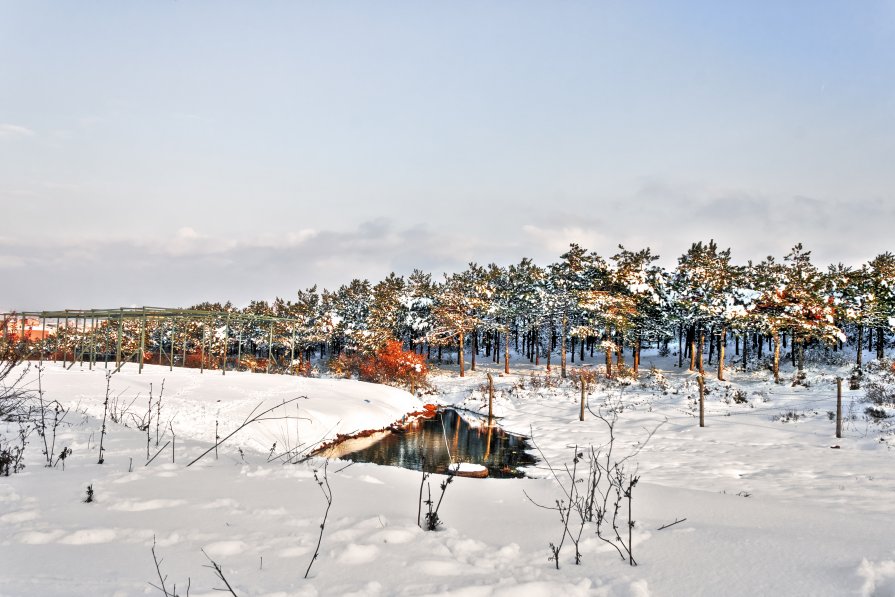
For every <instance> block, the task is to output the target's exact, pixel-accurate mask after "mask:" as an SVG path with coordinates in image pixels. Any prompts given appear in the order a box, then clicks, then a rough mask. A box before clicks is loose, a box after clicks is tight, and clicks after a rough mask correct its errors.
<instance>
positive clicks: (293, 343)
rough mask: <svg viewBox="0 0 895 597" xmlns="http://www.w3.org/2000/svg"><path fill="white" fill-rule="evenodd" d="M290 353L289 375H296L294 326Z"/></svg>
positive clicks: (293, 327) (293, 326)
mask: <svg viewBox="0 0 895 597" xmlns="http://www.w3.org/2000/svg"><path fill="white" fill-rule="evenodd" d="M289 351H290V354H289V373H292V374H294V373H295V368H294V365H293V364H294V363H295V325H294V324H293V325H292V346H291V347H290V349H289ZM411 393H413V392H411Z"/></svg>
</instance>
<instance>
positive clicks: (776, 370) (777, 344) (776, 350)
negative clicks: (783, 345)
mask: <svg viewBox="0 0 895 597" xmlns="http://www.w3.org/2000/svg"><path fill="white" fill-rule="evenodd" d="M774 383H780V332H777V331H775V332H774Z"/></svg>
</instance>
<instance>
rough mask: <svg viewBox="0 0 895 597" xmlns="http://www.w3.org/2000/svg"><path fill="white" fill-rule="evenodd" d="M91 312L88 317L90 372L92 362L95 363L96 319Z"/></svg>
mask: <svg viewBox="0 0 895 597" xmlns="http://www.w3.org/2000/svg"><path fill="white" fill-rule="evenodd" d="M90 311H91V314H90V315H91V317H90V370H91V371H93V362H94V361H96V317H95V316H94V315H93V313H92V311H93V309H91V310H90Z"/></svg>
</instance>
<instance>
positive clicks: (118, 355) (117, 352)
mask: <svg viewBox="0 0 895 597" xmlns="http://www.w3.org/2000/svg"><path fill="white" fill-rule="evenodd" d="M123 325H124V309H119V310H118V338H117V340H118V347H117V348H116V349H115V370H116V371H118V370H119V369H121V334H122V333H123V330H122V327H123ZM63 364H64V363H63Z"/></svg>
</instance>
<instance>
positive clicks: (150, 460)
mask: <svg viewBox="0 0 895 597" xmlns="http://www.w3.org/2000/svg"><path fill="white" fill-rule="evenodd" d="M170 443H171V442H170V441H168V442H166V443H165V445H164V446H162V447H161V448H159V451H158V452H156V453H155V456H153V457H152V458H150V459H149V460H148V461H147V462H146V464H144V465H143V466H149V465H150V463H152V461H153V460H155V459H156V458H157V457H158V455H159V454H161V453H162V450H164V449H165V448H167V447H168V444H170Z"/></svg>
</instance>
